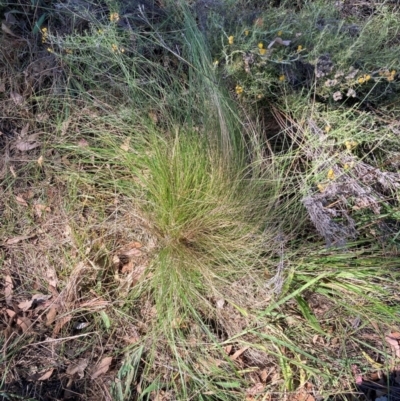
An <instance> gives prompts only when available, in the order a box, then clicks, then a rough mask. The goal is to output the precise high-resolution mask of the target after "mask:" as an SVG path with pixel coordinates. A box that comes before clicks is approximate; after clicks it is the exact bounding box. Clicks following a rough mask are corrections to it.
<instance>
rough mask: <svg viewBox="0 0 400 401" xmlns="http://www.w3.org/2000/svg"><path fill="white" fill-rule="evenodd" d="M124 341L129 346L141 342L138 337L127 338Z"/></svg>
mask: <svg viewBox="0 0 400 401" xmlns="http://www.w3.org/2000/svg"><path fill="white" fill-rule="evenodd" d="M122 339H123V340H124V341H125V342H126V343H128V344H136V343H137V342H138V341H139V340H140V338H139V337H138V336H137V337H136V336H131V337H128V336H125V337H123V338H122Z"/></svg>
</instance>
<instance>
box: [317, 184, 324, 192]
mask: <svg viewBox="0 0 400 401" xmlns="http://www.w3.org/2000/svg"><path fill="white" fill-rule="evenodd" d="M317 188H318V189H319V192H324V191H325V185H322V184H318V185H317Z"/></svg>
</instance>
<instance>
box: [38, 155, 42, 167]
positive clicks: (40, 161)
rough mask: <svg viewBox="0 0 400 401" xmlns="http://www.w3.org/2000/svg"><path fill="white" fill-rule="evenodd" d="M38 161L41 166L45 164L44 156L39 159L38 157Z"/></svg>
mask: <svg viewBox="0 0 400 401" xmlns="http://www.w3.org/2000/svg"><path fill="white" fill-rule="evenodd" d="M37 163H38V164H39V166H40V167H42V166H43V156H40V157H39V159H37Z"/></svg>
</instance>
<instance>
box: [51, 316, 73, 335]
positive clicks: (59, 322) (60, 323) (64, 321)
mask: <svg viewBox="0 0 400 401" xmlns="http://www.w3.org/2000/svg"><path fill="white" fill-rule="evenodd" d="M71 319H72V316H71V315H68V316H63V317H61V318H60V319H58V320H57V323H56V325H55V326H54V330H53V337H55V336H56V335H57V334H58V333H59V332H60V330H61V329H62V328H63V327H64V326H65V325H66V324H67V323H68V322H69V321H70V320H71Z"/></svg>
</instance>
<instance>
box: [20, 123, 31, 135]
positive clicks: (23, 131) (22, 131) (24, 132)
mask: <svg viewBox="0 0 400 401" xmlns="http://www.w3.org/2000/svg"><path fill="white" fill-rule="evenodd" d="M28 131H29V123H27V124H26V125H25V127H24V128H22V130H21V132H20V135H21V137H24V136H26V134H27V133H28Z"/></svg>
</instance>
